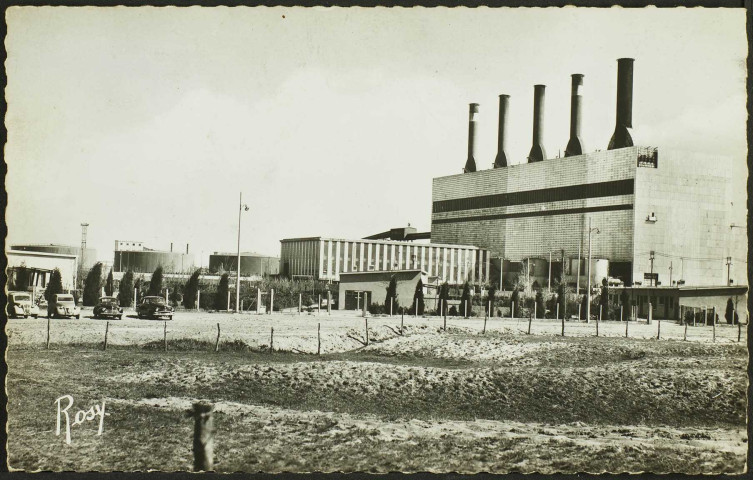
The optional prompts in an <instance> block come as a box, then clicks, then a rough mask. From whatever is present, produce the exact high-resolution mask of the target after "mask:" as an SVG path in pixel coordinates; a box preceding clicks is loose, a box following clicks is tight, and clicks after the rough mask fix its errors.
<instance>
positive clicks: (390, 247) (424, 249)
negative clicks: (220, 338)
mask: <svg viewBox="0 0 753 480" xmlns="http://www.w3.org/2000/svg"><path fill="white" fill-rule="evenodd" d="M281 243H282V245H281V253H280V263H281V270H282V274H283V275H286V276H289V277H297V276H311V277H313V278H315V279H320V280H331V281H340V273H349V272H364V271H391V270H408V269H420V270H423V271H425V272H427V273H428V274H429V275H432V276H437V277H440V278H441V279H442V281H447V282H448V283H450V284H460V283H464V282H465V281H469V282H471V283H487V282H488V281H489V262H490V256H489V252H488V251H486V250H484V249H479V248H477V247H474V246H468V245H449V244H421V243H413V242H401V241H391V240H345V239H335V238H319V237H313V238H301V239H285V240H282V241H281Z"/></svg>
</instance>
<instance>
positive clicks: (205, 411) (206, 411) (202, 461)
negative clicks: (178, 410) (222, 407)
mask: <svg viewBox="0 0 753 480" xmlns="http://www.w3.org/2000/svg"><path fill="white" fill-rule="evenodd" d="M212 410H214V407H213V406H212V405H210V404H208V403H200V402H199V403H194V404H193V409H192V410H190V411H189V412H188V415H189V416H192V417H193V418H194V426H193V469H194V471H196V472H208V471H210V470H213V469H214V420H213V419H212Z"/></svg>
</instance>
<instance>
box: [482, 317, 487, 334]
mask: <svg viewBox="0 0 753 480" xmlns="http://www.w3.org/2000/svg"><path fill="white" fill-rule="evenodd" d="M481 334H482V335H486V316H484V329H483V330H481Z"/></svg>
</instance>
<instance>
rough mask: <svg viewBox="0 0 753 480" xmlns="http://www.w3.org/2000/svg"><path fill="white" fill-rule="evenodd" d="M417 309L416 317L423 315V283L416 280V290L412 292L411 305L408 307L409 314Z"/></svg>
mask: <svg viewBox="0 0 753 480" xmlns="http://www.w3.org/2000/svg"><path fill="white" fill-rule="evenodd" d="M416 308H418V315H423V314H424V282H422V281H421V279H420V278H419V279H418V282H416V290H415V291H414V292H413V305H411V307H410V311H411V313H416Z"/></svg>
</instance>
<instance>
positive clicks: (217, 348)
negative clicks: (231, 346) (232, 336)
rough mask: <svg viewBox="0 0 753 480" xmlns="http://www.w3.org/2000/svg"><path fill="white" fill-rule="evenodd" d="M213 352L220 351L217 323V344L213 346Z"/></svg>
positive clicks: (218, 325)
mask: <svg viewBox="0 0 753 480" xmlns="http://www.w3.org/2000/svg"><path fill="white" fill-rule="evenodd" d="M214 351H215V352H219V351H220V324H219V322H218V323H217V342H216V343H215V344H214Z"/></svg>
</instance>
